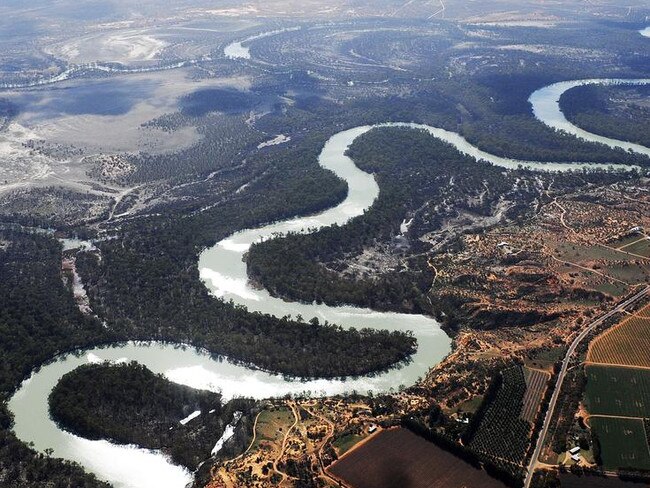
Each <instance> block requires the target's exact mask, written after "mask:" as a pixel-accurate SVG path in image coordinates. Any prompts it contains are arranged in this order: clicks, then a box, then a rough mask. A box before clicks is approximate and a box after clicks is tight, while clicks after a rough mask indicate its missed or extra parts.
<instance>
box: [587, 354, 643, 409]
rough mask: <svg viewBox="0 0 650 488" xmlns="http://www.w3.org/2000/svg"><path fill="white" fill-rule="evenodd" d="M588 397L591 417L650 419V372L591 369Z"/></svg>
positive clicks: (595, 366) (588, 371)
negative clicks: (610, 416) (609, 416)
mask: <svg viewBox="0 0 650 488" xmlns="http://www.w3.org/2000/svg"><path fill="white" fill-rule="evenodd" d="M586 397H587V408H588V410H589V413H590V414H591V415H616V416H620V417H637V418H642V417H650V370H646V369H635V368H619V367H615V366H614V367H612V366H600V365H589V366H587V391H586Z"/></svg>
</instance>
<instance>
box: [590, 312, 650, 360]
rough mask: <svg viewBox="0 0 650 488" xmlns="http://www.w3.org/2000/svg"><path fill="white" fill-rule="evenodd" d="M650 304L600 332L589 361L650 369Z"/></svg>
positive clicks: (592, 345)
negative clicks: (649, 345)
mask: <svg viewBox="0 0 650 488" xmlns="http://www.w3.org/2000/svg"><path fill="white" fill-rule="evenodd" d="M648 344H650V305H647V306H646V307H644V308H643V309H642V310H640V311H639V312H638V313H637V314H635V315H634V316H632V317H629V318H627V319H625V320H624V321H622V322H621V323H620V324H619V325H617V326H616V327H614V328H612V329H610V330H609V331H607V332H605V333H603V334H601V335H600V336H599V337H598V338H596V339H595V340H594V341H593V342H592V343H591V345H590V347H589V352H588V354H587V362H590V363H599V364H617V365H621V366H637V367H642V368H650V347H648Z"/></svg>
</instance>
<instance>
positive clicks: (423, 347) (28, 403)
mask: <svg viewBox="0 0 650 488" xmlns="http://www.w3.org/2000/svg"><path fill="white" fill-rule="evenodd" d="M622 81H624V80H587V81H575V82H566V83H564V84H562V83H560V84H555V85H551V86H550V87H546V88H543V89H542V90H539V91H537V92H535V93H534V94H533V95H532V96H531V98H530V101H531V104H532V106H533V111H534V113H535V115H536V117H538V118H539V119H540V120H541V121H542V122H544V123H545V124H547V125H549V126H551V127H554V128H557V129H560V130H566V131H567V132H570V133H574V132H572V131H573V130H576V131H579V133H574V134H575V135H578V136H579V137H582V138H584V139H586V140H591V141H594V142H601V143H603V144H606V145H608V146H610V147H625V146H623V144H627V143H624V142H622V141H613V140H611V139H607V138H602V137H600V136H597V135H594V134H590V133H588V132H585V131H581V129H579V128H577V127H574V126H572V125H571V124H569V125H567V124H568V122H567V121H566V119H565V118H564V117H563V116H562V114H561V111H559V106H558V104H557V101H558V100H559V95H561V93H562V92H563V90H567V89H569V88H571V87H573V86H577V84H584V83H586V82H588V83H599V84H612V83H619V82H622ZM624 82H628V83H644V84H645V83H649V82H650V80H633V81H624ZM558 112H559V113H560V116H558ZM388 126H398V127H410V128H414V129H423V130H426V131H428V132H429V133H430V134H431V135H432V136H433V137H436V138H439V139H442V140H444V141H447V142H449V143H450V144H453V145H454V146H455V147H456V148H458V150H459V151H461V152H463V153H465V154H468V155H470V156H472V157H474V158H476V159H482V160H486V161H489V162H491V163H493V164H495V165H498V166H503V167H506V168H516V167H518V166H525V167H529V168H531V169H537V170H555V171H563V170H568V169H576V168H580V167H586V166H589V167H594V166H597V167H604V166H606V165H589V164H585V163H582V164H576V163H571V162H567V163H553V164H551V163H541V162H534V161H518V160H514V159H509V158H501V157H497V156H493V155H490V154H488V153H485V152H483V151H480V150H479V149H477V148H475V147H474V146H472V145H471V144H469V143H468V142H467V141H466V140H465V139H463V138H462V137H461V136H459V135H458V134H455V133H452V132H449V131H445V130H443V129H439V128H435V127H430V126H425V125H418V124H409V123H391V124H377V125H373V126H363V127H356V128H353V129H349V130H346V131H343V132H340V133H338V134H335V135H334V136H333V137H331V138H330V139H329V140H328V141H327V143H326V144H325V146H324V147H323V150H322V152H321V154H320V157H319V163H320V164H321V165H322V166H323V167H324V168H326V169H329V170H331V171H333V172H334V173H335V174H336V175H338V176H339V177H340V178H342V179H344V180H345V181H346V182H347V184H348V187H349V192H348V196H347V197H346V199H345V200H344V201H343V202H342V203H341V204H339V205H337V206H335V207H333V208H331V209H329V210H326V211H324V212H322V213H320V214H318V215H314V216H309V217H299V218H295V219H290V220H287V221H284V222H279V223H275V224H272V225H267V226H264V227H261V228H258V229H248V230H243V231H241V232H237V233H235V234H234V235H232V236H230V237H228V238H227V239H224V240H222V241H220V242H218V243H217V244H215V245H214V246H213V247H211V248H209V249H207V250H205V251H204V252H203V253H202V254H201V255H200V257H199V262H198V267H199V272H200V276H201V279H202V280H203V282H204V283H205V285H206V286H207V287H208V289H209V290H210V291H211V293H212V294H214V295H215V296H217V297H220V298H223V299H225V300H230V299H232V300H233V301H235V303H237V304H240V305H244V306H246V307H248V309H249V310H250V311H259V312H264V313H270V314H273V315H276V316H280V317H281V316H285V315H292V316H293V317H297V316H298V315H301V316H302V317H304V318H305V319H309V318H311V317H318V318H319V320H321V321H325V320H327V321H329V322H332V323H336V324H339V325H341V326H344V327H352V326H354V327H357V328H361V327H372V328H375V329H386V330H391V331H396V330H399V331H412V333H413V335H414V337H415V338H416V339H417V341H418V350H417V352H416V353H415V354H414V355H413V357H412V360H411V361H410V362H409V363H407V364H404V365H401V366H400V367H396V368H394V369H391V370H389V371H387V372H382V373H379V374H375V375H368V376H365V377H360V378H349V379H346V380H330V379H305V380H300V379H294V380H289V379H286V378H284V377H282V376H280V375H276V374H272V373H268V372H264V371H260V370H258V369H255V368H254V367H252V366H251V367H249V366H245V365H236V364H233V363H231V362H229V361H228V360H227V359H226V358H220V359H214V358H212V357H211V356H210V355H209V354H208V353H207V352H206V351H197V350H195V349H193V348H182V347H178V346H176V347H175V346H170V345H162V344H157V343H137V344H136V343H128V344H123V345H115V346H111V347H108V348H103V349H94V350H91V351H85V352H83V353H82V354H77V355H70V354H69V355H65V356H62V357H60V358H58V359H57V360H56V361H55V362H53V363H51V364H49V365H46V366H44V367H42V368H41V369H40V370H39V371H37V372H35V373H34V374H32V376H31V377H30V378H29V379H28V380H26V381H25V382H24V383H23V384H22V385H21V387H20V388H19V390H18V391H17V392H16V393H15V394H14V396H13V397H12V398H11V400H10V402H9V408H10V410H11V411H12V412H13V413H14V415H15V426H14V431H15V432H16V435H17V436H18V437H19V438H20V439H21V440H23V441H25V442H33V443H34V447H35V448H36V449H38V450H40V451H44V450H45V449H47V448H51V449H53V453H54V454H53V455H54V456H56V457H61V458H64V459H69V460H73V461H77V462H79V463H80V464H82V465H83V466H84V467H85V468H86V469H87V470H89V471H91V472H94V473H96V474H97V476H98V477H100V478H101V479H104V480H107V481H110V482H111V483H113V485H114V486H116V487H120V488H122V487H123V488H145V487H150V486H157V487H160V488H180V487H183V486H185V484H186V483H189V482H190V481H191V474H190V473H189V472H188V471H187V470H185V469H183V468H181V467H178V466H175V465H173V464H171V463H170V462H169V460H168V459H167V458H165V457H164V456H162V455H161V454H160V453H157V452H155V451H148V450H144V449H139V448H137V447H135V446H118V445H114V444H110V443H109V442H106V441H90V440H86V439H81V438H79V437H77V436H74V435H71V434H69V433H67V432H64V431H62V430H60V429H58V427H57V426H56V425H55V424H54V422H52V420H51V419H50V418H49V415H48V406H47V398H48V395H49V393H50V391H51V390H52V388H53V387H54V386H55V385H56V384H57V382H58V381H59V379H60V378H61V377H62V376H63V375H64V374H66V373H67V372H70V371H73V370H74V369H76V368H77V367H79V366H80V365H82V364H86V363H88V362H95V361H98V360H111V361H124V360H125V359H128V360H135V361H138V362H140V363H142V364H144V365H145V366H147V367H148V368H149V369H151V370H152V371H153V372H155V373H161V374H164V375H165V376H166V377H167V378H169V379H170V380H171V381H174V382H177V383H180V384H185V385H189V386H193V387H197V388H205V389H209V390H212V391H221V392H222V394H223V395H224V398H225V399H229V398H232V397H234V396H248V397H253V398H259V399H261V398H269V397H278V396H283V395H285V394H287V393H300V392H305V391H310V392H312V393H313V394H317V395H333V394H337V393H344V392H351V391H353V390H356V391H359V392H368V391H374V392H383V391H390V390H391V389H397V388H398V387H399V386H400V385H411V384H413V383H415V382H416V381H417V379H418V378H419V377H422V376H424V375H425V374H426V372H427V371H428V370H429V369H430V368H431V367H432V366H434V365H435V364H437V363H438V362H440V360H441V359H442V358H444V356H445V355H446V354H448V353H449V351H450V345H451V341H450V339H449V338H448V337H447V336H446V335H445V334H444V333H443V332H442V331H441V329H440V326H439V324H438V323H437V322H436V321H435V320H433V319H432V318H430V317H425V316H421V315H407V314H398V313H384V312H375V311H372V310H368V309H361V308H355V307H329V306H326V305H317V304H302V303H293V302H286V301H284V300H281V299H278V298H273V297H271V296H270V295H269V293H268V292H267V291H266V290H259V289H255V288H253V287H251V286H250V284H249V283H248V279H247V274H246V265H245V263H244V261H243V256H244V253H245V252H246V251H247V250H248V248H249V247H250V245H251V244H252V243H253V242H255V241H258V240H261V239H268V238H271V237H273V236H274V235H276V234H278V233H286V232H289V231H295V232H312V231H314V230H316V229H318V228H321V227H324V226H328V225H332V224H335V223H336V224H344V223H345V222H347V221H348V220H349V219H351V218H353V217H355V216H358V215H361V214H363V212H364V211H365V210H366V209H367V208H369V207H370V206H371V205H372V204H373V202H374V200H375V199H376V198H377V196H378V194H379V188H378V186H377V183H376V181H375V179H374V177H373V176H372V175H370V174H367V173H364V172H363V171H361V170H360V169H359V168H357V167H356V166H355V165H354V163H353V162H352V160H351V159H350V158H348V157H347V156H346V155H345V151H346V149H347V148H348V147H349V145H350V144H351V143H352V142H353V141H354V140H355V139H356V138H357V137H359V136H360V135H362V134H364V133H366V132H368V131H369V130H371V129H372V128H374V127H388ZM629 149H631V150H636V149H639V152H641V153H643V154H648V152H647V151H649V150H648V149H647V148H643V147H641V146H638V147H637V145H632V146H630V147H629ZM215 441H216V439H215Z"/></svg>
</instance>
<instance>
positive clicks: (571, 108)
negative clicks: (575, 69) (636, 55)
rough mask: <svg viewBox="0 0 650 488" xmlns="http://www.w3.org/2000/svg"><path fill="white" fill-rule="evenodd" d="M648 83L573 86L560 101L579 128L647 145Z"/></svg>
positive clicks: (649, 127) (649, 130)
mask: <svg viewBox="0 0 650 488" xmlns="http://www.w3.org/2000/svg"><path fill="white" fill-rule="evenodd" d="M648 97H650V86H648V85H645V86H624V85H620V86H608V87H604V86H594V85H585V86H580V87H576V88H573V89H571V90H569V91H567V92H566V93H564V94H563V95H562V97H561V98H560V105H561V107H562V110H563V111H564V114H565V115H566V117H567V119H569V120H570V121H571V122H573V123H575V124H576V125H578V126H579V127H582V128H583V129H585V130H587V131H590V132H593V133H595V134H600V135H604V136H607V137H611V138H614V139H620V140H623V141H630V142H635V143H637V144H641V145H644V146H646V147H650V106H648V105H647V100H648Z"/></svg>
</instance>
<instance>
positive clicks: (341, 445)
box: [332, 434, 365, 456]
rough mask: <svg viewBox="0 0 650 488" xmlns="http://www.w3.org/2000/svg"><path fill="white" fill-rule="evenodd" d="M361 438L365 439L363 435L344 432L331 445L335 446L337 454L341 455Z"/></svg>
mask: <svg viewBox="0 0 650 488" xmlns="http://www.w3.org/2000/svg"><path fill="white" fill-rule="evenodd" d="M363 439H365V436H361V435H356V434H346V435H343V436H341V437H339V438H338V439H336V440H335V441H334V442H333V443H332V445H333V446H334V447H335V448H336V451H337V452H338V455H339V456H342V455H343V454H345V453H346V452H348V451H349V450H350V449H352V448H353V447H354V446H355V445H356V444H357V443H359V442H360V441H362V440H363Z"/></svg>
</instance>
